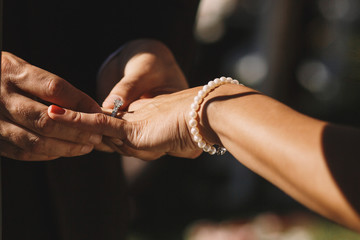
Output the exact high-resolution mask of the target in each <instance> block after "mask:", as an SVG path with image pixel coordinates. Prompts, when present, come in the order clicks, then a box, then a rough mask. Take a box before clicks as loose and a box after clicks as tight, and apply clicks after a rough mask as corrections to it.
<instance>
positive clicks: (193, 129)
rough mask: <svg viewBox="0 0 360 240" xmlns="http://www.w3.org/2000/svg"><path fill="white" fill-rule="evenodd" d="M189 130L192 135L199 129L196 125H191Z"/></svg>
mask: <svg viewBox="0 0 360 240" xmlns="http://www.w3.org/2000/svg"><path fill="white" fill-rule="evenodd" d="M190 132H191V134H192V135H195V134H198V133H199V129H198V128H197V127H192V128H191V129H190Z"/></svg>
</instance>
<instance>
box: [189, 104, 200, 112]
mask: <svg viewBox="0 0 360 240" xmlns="http://www.w3.org/2000/svg"><path fill="white" fill-rule="evenodd" d="M199 107H200V105H199V104H197V103H192V104H191V106H190V108H191V110H194V111H197V110H198V109H199Z"/></svg>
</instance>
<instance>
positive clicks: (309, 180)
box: [204, 85, 360, 230]
mask: <svg viewBox="0 0 360 240" xmlns="http://www.w3.org/2000/svg"><path fill="white" fill-rule="evenodd" d="M219 96H221V97H219ZM224 96H225V97H224ZM204 106H205V108H204V113H205V114H206V116H207V117H208V125H209V127H210V128H211V129H212V130H213V131H214V132H215V133H216V136H217V137H218V140H220V141H221V143H222V144H223V145H224V146H225V147H226V148H227V149H228V150H229V151H230V152H231V153H232V154H233V155H234V156H235V157H236V158H237V159H238V160H239V161H241V162H242V163H243V164H244V165H246V166H247V167H249V168H250V169H252V170H253V171H255V172H257V173H258V174H259V175H261V176H263V177H264V178H266V179H268V180H269V181H271V182H272V183H274V184H275V185H277V186H278V187H280V188H281V189H283V190H284V191H285V192H287V193H288V194H289V195H291V196H292V197H294V198H295V199H297V200H298V201H300V202H301V203H303V204H304V205H306V206H308V207H309V208H311V209H313V210H315V211H317V212H318V213H320V214H322V215H324V216H326V217H328V218H331V219H333V220H335V221H338V222H340V223H342V224H345V225H347V226H349V227H352V228H357V229H358V230H360V221H359V216H358V215H357V213H356V211H355V210H354V209H353V208H352V207H351V205H350V204H349V203H348V201H347V199H346V198H345V197H344V195H343V194H342V192H341V190H340V189H339V187H338V185H337V183H336V182H335V180H334V177H333V176H332V173H331V171H330V170H329V167H328V163H327V159H326V158H325V157H324V152H323V131H324V128H325V127H326V125H327V123H326V122H322V121H318V120H315V119H313V118H309V117H307V116H304V115H302V114H300V113H298V112H296V111H294V110H292V109H290V108H289V107H287V106H285V105H283V104H281V103H279V102H277V101H275V100H273V99H271V98H269V97H267V96H264V95H262V94H259V93H257V92H255V91H253V90H251V89H248V88H245V87H241V86H235V87H234V86H231V85H225V86H222V87H219V88H218V89H216V90H215V91H213V92H212V93H210V95H209V97H208V98H207V101H206V102H205V103H204ZM205 119H206V117H205ZM205 125H206V123H205ZM357 132H358V131H357ZM355 150H356V148H355V149H354V151H355ZM354 154H356V153H354ZM358 156H359V155H358ZM341 160H342V159H339V161H341ZM353 184H357V183H353Z"/></svg>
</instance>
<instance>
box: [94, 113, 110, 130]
mask: <svg viewBox="0 0 360 240" xmlns="http://www.w3.org/2000/svg"><path fill="white" fill-rule="evenodd" d="M94 118H95V124H96V125H97V126H98V127H101V126H103V125H106V124H108V123H109V119H108V116H106V115H105V114H103V113H95V115H94Z"/></svg>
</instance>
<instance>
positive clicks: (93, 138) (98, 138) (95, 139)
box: [89, 134, 102, 144]
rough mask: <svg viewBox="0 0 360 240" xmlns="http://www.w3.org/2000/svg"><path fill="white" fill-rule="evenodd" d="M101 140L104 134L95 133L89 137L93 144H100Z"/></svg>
mask: <svg viewBox="0 0 360 240" xmlns="http://www.w3.org/2000/svg"><path fill="white" fill-rule="evenodd" d="M101 140H102V135H99V134H93V135H91V136H90V138H89V142H91V143H93V144H99V143H101Z"/></svg>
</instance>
